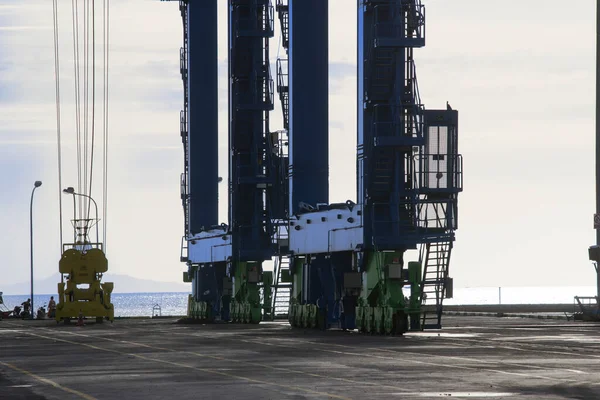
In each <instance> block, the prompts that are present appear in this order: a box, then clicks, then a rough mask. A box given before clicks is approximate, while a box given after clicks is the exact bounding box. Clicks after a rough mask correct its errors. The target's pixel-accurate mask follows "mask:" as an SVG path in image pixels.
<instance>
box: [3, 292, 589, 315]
mask: <svg viewBox="0 0 600 400" xmlns="http://www.w3.org/2000/svg"><path fill="white" fill-rule="evenodd" d="M188 295H189V293H186V292H171V293H113V294H112V303H113V305H114V307H115V317H144V316H146V317H150V316H153V315H161V316H182V315H185V314H186V310H187V298H188ZM595 295H596V287H595V286H561V287H559V286H556V287H474V288H468V287H467V288H455V289H454V294H453V298H451V299H446V300H444V304H447V305H465V304H469V305H471V304H572V303H573V304H574V297H575V296H595ZM50 296H51V294H39V295H38V294H36V295H34V298H33V300H34V308H35V309H37V308H38V307H39V306H40V305H47V304H48V300H50ZM53 296H54V298H55V299H56V298H57V295H56V294H54V295H53ZM3 298H4V303H5V304H4V305H5V306H6V307H7V308H8V309H10V310H12V309H13V308H14V307H15V306H16V305H20V304H21V303H23V302H24V301H25V300H27V298H29V295H27V294H25V295H8V294H6V295H4V296H3ZM1 308H3V306H2V305H0V309H1ZM277 311H278V312H279V311H280V310H277Z"/></svg>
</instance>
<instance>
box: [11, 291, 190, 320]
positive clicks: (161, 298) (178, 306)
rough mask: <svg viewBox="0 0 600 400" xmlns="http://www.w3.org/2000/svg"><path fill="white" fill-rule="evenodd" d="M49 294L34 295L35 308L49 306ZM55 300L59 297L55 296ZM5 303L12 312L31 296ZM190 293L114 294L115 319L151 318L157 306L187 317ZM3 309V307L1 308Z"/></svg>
mask: <svg viewBox="0 0 600 400" xmlns="http://www.w3.org/2000/svg"><path fill="white" fill-rule="evenodd" d="M50 296H51V295H49V294H43V295H34V297H33V307H34V308H35V309H36V310H37V308H38V307H39V306H41V305H44V304H46V305H47V304H48V301H49V300H50ZM53 296H54V300H56V299H57V295H53ZM3 297H4V303H5V304H6V306H7V307H8V308H9V309H10V310H12V309H13V308H14V307H15V306H16V305H21V303H23V302H24V301H25V300H27V299H28V298H29V295H13V296H8V295H5V296H3ZM187 298H188V293H113V294H112V299H111V301H112V303H113V305H114V306H115V317H140V316H151V315H152V309H153V307H154V306H155V305H158V306H160V308H161V310H160V311H161V314H162V315H185V314H186V312H187ZM0 307H2V306H0Z"/></svg>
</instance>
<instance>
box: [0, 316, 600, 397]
mask: <svg viewBox="0 0 600 400" xmlns="http://www.w3.org/2000/svg"><path fill="white" fill-rule="evenodd" d="M444 322H445V326H444V329H443V330H441V331H430V332H416V333H409V334H406V335H405V336H403V337H391V336H387V337H386V336H369V335H361V334H358V333H349V332H340V331H329V332H317V331H308V330H307V331H305V330H294V329H292V328H290V327H289V325H288V324H286V323H264V324H260V325H183V324H176V323H175V320H174V319H160V320H151V319H131V320H119V321H115V323H114V324H110V323H104V324H99V325H95V324H93V323H90V324H88V325H86V326H84V327H77V326H75V325H74V324H73V325H68V326H65V325H62V324H60V325H56V323H55V322H53V321H20V320H17V321H12V320H4V321H0V399H61V400H66V399H82V398H83V399H88V400H91V399H132V400H133V399H174V400H182V399H232V400H237V399H394V398H398V399H438V398H459V399H460V398H469V399H477V398H479V399H516V398H523V399H549V400H552V399H600V325H594V324H591V323H579V322H572V321H571V322H567V321H559V320H526V319H522V318H492V317H461V316H448V317H445V320H444Z"/></svg>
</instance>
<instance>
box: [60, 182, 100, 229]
mask: <svg viewBox="0 0 600 400" xmlns="http://www.w3.org/2000/svg"><path fill="white" fill-rule="evenodd" d="M63 193H66V194H72V195H73V201H75V196H82V197H86V198H88V199H90V200H91V201H92V203H94V207H95V209H96V241H98V240H99V239H98V238H99V237H100V236H99V235H98V204H96V201H95V200H94V199H93V198H92V197H91V196H88V195H87V194H83V193H76V192H75V189H73V188H72V187H71V186H69V187H68V188H66V189H63ZM73 204H74V203H73Z"/></svg>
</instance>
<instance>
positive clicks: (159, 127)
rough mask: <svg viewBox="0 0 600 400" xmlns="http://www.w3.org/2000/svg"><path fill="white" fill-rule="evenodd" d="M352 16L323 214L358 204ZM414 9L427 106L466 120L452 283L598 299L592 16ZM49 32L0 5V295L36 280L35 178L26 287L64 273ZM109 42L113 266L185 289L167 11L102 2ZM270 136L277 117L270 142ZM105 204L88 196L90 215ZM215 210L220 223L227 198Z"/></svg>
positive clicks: (67, 142)
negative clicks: (419, 20) (566, 288)
mask: <svg viewBox="0 0 600 400" xmlns="http://www.w3.org/2000/svg"><path fill="white" fill-rule="evenodd" d="M81 3H83V2H81ZM81 3H80V4H81ZM97 3H98V4H101V2H100V1H98V2H97ZM70 4H71V2H70V1H66V0H59V7H60V8H59V16H60V27H59V28H60V43H61V48H60V61H61V96H62V120H61V122H62V136H63V187H64V186H74V185H75V184H76V182H75V179H76V178H75V177H76V175H75V174H74V168H75V165H76V164H75V147H74V137H75V136H74V135H75V133H74V126H75V124H74V121H75V111H74V108H73V100H74V96H73V94H74V86H73V56H72V52H73V49H72V46H73V44H72V38H71V36H70V35H71V34H72V30H71V26H72V25H71V24H72V20H71V9H70ZM355 4H356V2H355V1H354V0H330V39H329V43H330V97H329V100H330V160H331V165H330V201H332V202H337V201H345V200H346V199H355V196H356V195H355V179H354V177H353V176H352V174H349V173H348V171H353V170H354V169H355V164H354V163H355V143H356V122H355V117H356V104H355V97H356V76H355V71H356V69H355V68H356V60H355V58H356V42H355V37H356V17H355V14H356V6H355ZM424 4H425V5H426V7H427V46H426V47H425V48H424V49H419V50H417V51H416V52H415V57H416V63H417V73H418V80H419V84H420V91H421V97H422V99H423V101H424V103H425V105H426V107H427V108H443V107H445V104H446V101H449V102H450V103H451V105H452V106H453V107H454V108H455V109H458V110H459V112H460V131H459V132H460V133H459V134H460V151H461V153H462V154H463V155H464V160H465V161H464V169H465V175H464V186H465V191H464V192H463V194H462V195H461V198H460V200H459V208H460V210H459V215H460V217H459V218H460V227H459V230H458V232H457V242H456V244H455V248H454V253H453V259H452V262H451V268H452V275H453V277H454V279H455V285H456V286H535V285H554V286H558V285H584V286H585V285H592V286H593V285H594V279H595V276H594V272H593V267H592V265H591V264H590V263H589V261H588V260H587V247H588V246H589V245H591V244H593V242H594V240H595V236H594V231H593V229H592V216H593V213H594V147H593V146H594V62H595V41H594V38H595V24H594V22H595V21H594V19H595V7H594V2H593V1H592V0H585V1H578V2H577V7H576V8H575V9H574V10H568V9H566V8H565V3H564V2H563V1H559V0H528V1H520V0H505V1H502V2H499V1H482V0H425V1H424ZM566 15H568V17H565V16H566ZM219 23H220V27H219V30H220V38H219V67H220V78H219V89H220V99H219V104H220V108H219V112H220V114H219V115H220V127H219V130H220V151H221V153H220V156H221V161H220V174H221V175H222V176H227V160H226V158H225V157H226V154H227V153H226V152H227V147H226V146H227V125H226V123H227V107H226V105H227V102H226V101H227V100H226V96H227V86H226V85H227V80H226V75H225V74H226V65H227V64H226V62H227V54H226V49H227V47H226V45H227V44H226V29H227V28H226V1H225V0H222V4H221V6H220V8H219ZM99 24H100V23H99V22H98V25H99ZM277 27H278V25H277ZM52 32H53V31H52V2H50V1H48V0H30V1H27V2H23V1H21V0H0V121H1V124H0V181H1V183H2V191H1V192H0V193H1V194H0V226H1V227H2V232H3V237H2V240H0V276H1V277H2V278H0V290H1V289H2V288H1V283H2V282H6V281H8V282H9V283H11V282H19V281H27V280H28V279H29V196H30V193H31V188H32V186H33V182H34V181H35V180H38V179H39V180H42V181H43V182H44V184H43V186H42V187H41V188H39V189H38V190H37V191H36V194H35V202H34V232H35V239H34V240H35V270H36V276H37V277H39V279H40V280H41V279H43V278H45V277H47V276H49V275H51V274H54V273H56V271H57V268H58V266H57V262H58V259H59V256H60V252H59V250H60V238H59V216H58V210H59V207H58V198H59V186H58V168H57V146H56V111H55V103H54V58H53V41H52V37H53V34H52ZM110 37H111V53H110V125H109V127H110V138H109V141H110V147H109V162H108V169H109V186H108V192H109V196H108V215H107V235H108V240H107V250H108V257H109V263H110V264H109V265H110V266H109V268H110V271H112V272H115V273H119V274H128V275H132V276H136V277H142V278H151V279H157V280H164V281H176V282H178V281H180V279H181V275H182V271H183V270H184V265H183V264H181V263H179V251H180V242H181V235H182V208H181V202H180V199H179V174H180V173H181V172H182V165H183V151H182V149H181V142H180V137H179V110H180V108H181V106H182V83H181V79H180V76H179V47H180V46H181V41H182V29H181V20H180V14H179V10H178V4H177V2H171V3H165V2H159V1H156V0H118V1H112V2H111V31H110ZM98 43H99V45H100V43H101V41H100V39H98ZM278 43H279V35H278V34H277V35H276V37H275V38H274V40H273V41H272V49H273V50H272V57H273V58H272V61H273V62H274V60H275V58H276V57H277V54H278V52H280V53H282V54H283V51H282V50H279V49H278ZM98 54H99V55H100V53H98ZM98 73H99V74H101V72H100V71H99V72H98ZM98 90H100V89H98ZM97 110H99V111H98V112H101V108H98V109H97ZM281 126H282V124H281V111H280V109H279V107H278V105H277V106H276V109H275V111H274V112H273V113H272V128H273V129H279V128H281ZM98 165H100V164H98ZM97 168H98V169H99V167H97ZM99 177H100V176H99V175H97V176H96V177H95V178H94V179H97V180H96V182H97V183H98V184H100V183H101V180H100V178H99ZM100 191H101V186H100V185H98V186H94V191H93V193H92V195H93V196H94V197H95V198H96V199H97V200H101V198H102V196H101V192H100ZM220 198H221V204H220V220H221V221H223V222H226V217H227V207H226V204H225V203H224V201H225V200H226V193H224V192H222V193H221V195H220ZM63 200H64V202H63V206H64V213H65V224H64V227H65V228H64V229H65V239H66V238H67V237H68V235H69V233H70V232H71V231H70V230H69V227H68V222H67V221H66V216H67V215H70V213H71V212H72V208H69V206H70V204H71V203H70V201H71V199H70V198H66V197H65V198H63Z"/></svg>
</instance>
